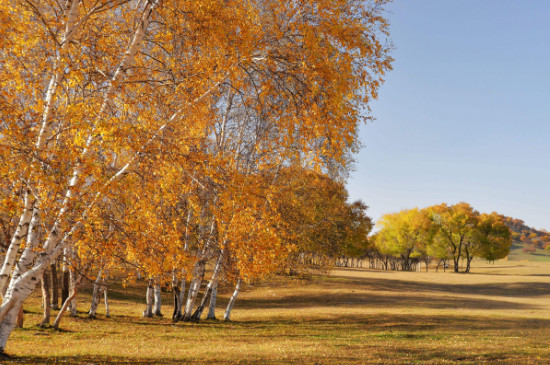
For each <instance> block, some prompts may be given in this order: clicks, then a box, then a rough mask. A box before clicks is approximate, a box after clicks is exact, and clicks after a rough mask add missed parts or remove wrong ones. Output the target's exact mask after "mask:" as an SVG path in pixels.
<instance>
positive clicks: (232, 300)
mask: <svg viewBox="0 0 550 365" xmlns="http://www.w3.org/2000/svg"><path fill="white" fill-rule="evenodd" d="M241 284H242V279H240V278H239V279H237V285H235V291H234V292H233V295H231V298H229V302H228V303H227V307H226V308H225V313H224V314H223V319H224V321H230V320H231V310H232V309H233V306H234V305H235V302H236V301H237V295H239V292H240V291H241Z"/></svg>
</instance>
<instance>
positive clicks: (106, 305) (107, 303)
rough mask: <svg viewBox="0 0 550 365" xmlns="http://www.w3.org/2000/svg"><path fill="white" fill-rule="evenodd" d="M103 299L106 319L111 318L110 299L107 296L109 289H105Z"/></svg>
mask: <svg viewBox="0 0 550 365" xmlns="http://www.w3.org/2000/svg"><path fill="white" fill-rule="evenodd" d="M103 299H104V301H105V317H107V318H110V317H111V312H110V310H109V297H108V295H107V287H106V286H104V287H103Z"/></svg>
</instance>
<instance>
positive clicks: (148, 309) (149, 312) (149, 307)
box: [143, 280, 154, 317]
mask: <svg viewBox="0 0 550 365" xmlns="http://www.w3.org/2000/svg"><path fill="white" fill-rule="evenodd" d="M153 301H154V299H153V280H149V282H148V283H147V293H146V294H145V303H146V306H145V310H144V311H143V317H153Z"/></svg>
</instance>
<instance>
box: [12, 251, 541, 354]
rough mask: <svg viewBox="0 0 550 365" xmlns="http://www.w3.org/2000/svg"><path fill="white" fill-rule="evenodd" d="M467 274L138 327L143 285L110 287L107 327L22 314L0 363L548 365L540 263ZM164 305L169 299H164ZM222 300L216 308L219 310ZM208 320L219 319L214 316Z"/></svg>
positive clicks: (394, 277)
mask: <svg viewBox="0 0 550 365" xmlns="http://www.w3.org/2000/svg"><path fill="white" fill-rule="evenodd" d="M473 271H474V272H473V273H472V274H468V275H466V274H454V273H449V272H447V273H442V272H439V273H435V272H429V273H424V272H422V273H416V272H415V273H402V272H381V271H371V270H366V269H347V270H334V271H333V272H332V273H331V275H329V276H327V275H318V276H312V277H309V278H305V279H304V278H302V279H300V278H276V279H273V280H272V281H271V282H270V283H260V284H257V285H255V286H254V287H248V288H247V289H246V290H245V292H243V293H242V296H241V297H240V298H239V300H238V301H237V306H236V308H235V309H234V312H233V321H232V322H228V323H226V322H222V321H202V322H200V323H176V324H174V323H172V322H171V320H170V319H169V317H170V316H169V313H170V312H171V308H170V307H169V305H167V306H166V307H165V308H164V312H165V315H166V316H165V317H164V318H153V319H144V318H141V317H140V314H141V312H142V311H143V309H144V304H143V303H142V302H143V299H142V298H143V287H144V285H143V283H142V282H139V283H137V284H136V285H133V286H130V287H128V288H122V287H115V288H114V291H113V293H112V298H113V299H112V303H111V314H112V317H111V318H110V319H107V318H104V316H102V312H101V310H102V308H100V311H99V318H98V319H96V320H90V319H88V318H87V317H86V315H85V313H84V312H85V310H86V309H87V308H88V307H89V295H88V294H82V295H81V296H80V302H79V309H80V310H82V312H81V313H79V317H78V318H70V317H69V316H67V317H66V318H65V319H64V321H63V323H62V326H61V327H62V328H63V330H62V331H54V330H52V329H40V328H38V327H36V326H35V324H36V323H38V322H39V321H40V312H41V308H40V304H39V298H38V297H35V298H33V300H31V301H30V302H29V303H28V305H26V306H25V310H26V311H27V314H26V317H25V327H24V328H23V329H18V330H16V331H15V332H14V334H13V335H12V338H11V339H10V341H9V343H8V346H7V348H6V352H7V353H8V354H9V355H10V356H11V358H9V359H2V361H1V362H2V363H6V362H14V363H25V362H28V363H32V362H51V363H54V362H60V363H112V362H119V363H181V362H186V361H187V362H193V363H215V362H225V363H281V364H286V363H311V364H313V363H326V364H335V363H358V364H359V363H445V362H465V363H483V362H486V363H493V362H506V363H548V362H549V361H550V349H549V346H548V343H549V341H550V264H547V263H517V262H516V263H511V262H505V261H503V262H500V263H498V264H497V265H487V264H484V263H482V262H479V263H477V265H476V266H475V267H474V269H473ZM163 299H164V303H165V304H170V294H169V293H166V294H165V296H164V298H163ZM226 299H227V296H225V297H224V296H222V298H220V308H221V306H223V304H225V300H226ZM217 314H218V317H221V316H222V312H221V310H220V312H219V313H217Z"/></svg>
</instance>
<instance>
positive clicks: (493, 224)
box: [373, 203, 512, 272]
mask: <svg viewBox="0 0 550 365" xmlns="http://www.w3.org/2000/svg"><path fill="white" fill-rule="evenodd" d="M377 225H378V226H379V231H378V232H377V233H376V234H375V235H374V236H373V241H374V243H375V246H376V249H377V250H378V252H380V253H381V254H383V255H388V256H392V257H396V258H399V259H400V261H401V269H402V270H411V265H412V263H413V260H422V261H424V262H426V265H427V264H428V263H429V262H430V260H431V259H432V258H435V259H438V260H440V261H443V264H444V265H445V264H446V262H447V260H452V262H453V265H454V271H455V272H459V270H460V261H461V260H464V261H465V262H466V266H465V268H464V271H465V272H469V271H470V264H471V262H472V260H473V259H474V258H475V257H479V258H483V259H485V260H489V261H494V260H497V259H500V258H504V257H506V256H507V255H508V253H509V251H510V246H511V245H512V233H511V230H510V228H509V227H508V226H507V225H506V220H505V217H503V216H501V215H499V214H497V213H494V212H493V213H491V214H485V213H479V212H478V211H476V210H475V209H473V208H472V207H471V206H470V205H469V204H467V203H458V204H455V205H447V204H440V205H434V206H431V207H428V208H424V209H417V208H415V209H409V210H403V211H401V212H398V213H392V214H386V215H384V216H383V217H382V218H381V219H380V221H379V222H378V223H377Z"/></svg>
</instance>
